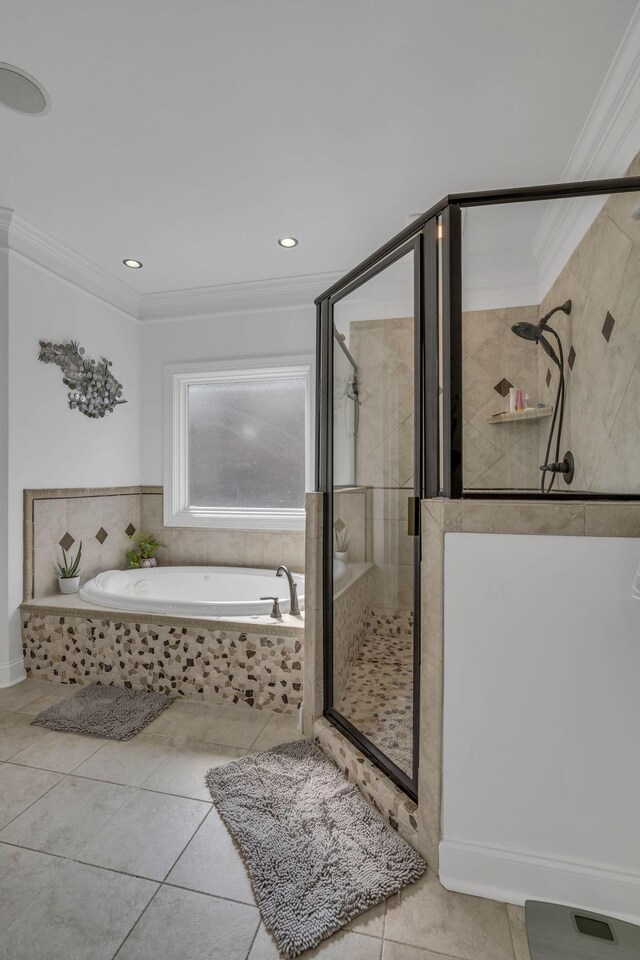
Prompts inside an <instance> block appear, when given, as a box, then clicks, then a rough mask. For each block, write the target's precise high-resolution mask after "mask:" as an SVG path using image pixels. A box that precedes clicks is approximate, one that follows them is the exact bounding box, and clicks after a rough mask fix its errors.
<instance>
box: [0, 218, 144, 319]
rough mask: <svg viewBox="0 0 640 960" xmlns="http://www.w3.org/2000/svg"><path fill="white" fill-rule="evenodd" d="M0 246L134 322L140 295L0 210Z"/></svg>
mask: <svg viewBox="0 0 640 960" xmlns="http://www.w3.org/2000/svg"><path fill="white" fill-rule="evenodd" d="M0 245H2V246H4V247H6V248H7V249H8V250H9V251H11V252H12V253H14V254H17V255H18V256H19V257H22V258H23V259H25V260H27V261H29V262H30V263H34V264H36V265H37V266H39V267H41V268H42V269H44V270H47V271H48V272H50V273H53V274H55V276H56V277H60V278H61V279H63V280H66V281H67V282H68V283H70V284H71V285H72V286H74V287H77V288H78V289H80V290H84V291H85V293H89V294H91V295H92V296H94V297H98V298H99V299H100V300H103V301H104V302H105V303H108V304H109V305H110V306H112V307H115V308H116V309H117V310H120V311H122V312H123V313H125V314H127V315H128V316H129V317H132V318H134V319H137V318H138V316H139V309H140V295H139V294H138V293H137V292H136V291H135V290H133V289H132V288H131V287H129V286H128V285H127V284H126V283H123V282H122V281H120V280H116V278H115V277H113V276H112V275H111V274H110V273H107V271H106V270H103V269H102V268H101V267H98V266H97V265H96V264H95V263H92V262H91V260H87V258H86V257H83V256H82V254H79V253H77V252H76V251H75V250H73V249H72V248H71V247H68V246H67V245H66V244H65V243H62V242H61V241H60V240H56V238H55V237H52V236H51V235H50V234H48V233H46V232H45V231H44V230H42V229H41V228H40V227H38V226H36V224H35V223H32V222H31V221H30V220H28V219H27V218H26V217H23V216H22V215H21V214H19V213H16V212H15V211H14V210H10V209H9V208H8V207H0Z"/></svg>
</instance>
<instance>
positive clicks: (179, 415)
mask: <svg viewBox="0 0 640 960" xmlns="http://www.w3.org/2000/svg"><path fill="white" fill-rule="evenodd" d="M314 371H315V364H314V358H313V357H312V356H308V355H305V356H293V357H269V358H262V359H261V360H243V359H237V360H224V361H211V362H205V363H182V364H170V365H167V366H166V367H165V390H164V393H165V418H164V419H165V443H164V525H165V526H166V527H206V528H212V527H213V528H216V529H223V530H224V529H227V530H228V529H231V530H304V526H305V511H304V507H301V508H299V509H298V508H295V509H268V508H263V507H257V508H255V509H254V508H244V509H234V508H231V507H194V506H191V505H190V504H189V450H188V442H189V440H188V438H189V410H188V391H189V387H190V386H191V385H193V384H206V383H221V382H222V383H229V382H234V381H235V382H237V381H242V380H257V379H259V380H277V379H281V378H286V379H291V378H295V379H300V380H303V381H304V384H305V490H311V489H312V484H313V479H312V478H313V456H314V436H313V433H314V429H313V428H314V418H313V417H312V415H311V411H312V409H313V399H314V389H315V383H314Z"/></svg>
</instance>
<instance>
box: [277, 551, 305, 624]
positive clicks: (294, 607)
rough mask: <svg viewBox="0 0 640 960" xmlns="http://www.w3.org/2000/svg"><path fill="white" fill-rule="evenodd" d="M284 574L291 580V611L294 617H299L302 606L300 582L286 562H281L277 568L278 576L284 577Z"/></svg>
mask: <svg viewBox="0 0 640 960" xmlns="http://www.w3.org/2000/svg"><path fill="white" fill-rule="evenodd" d="M283 575H284V576H285V577H286V578H287V580H288V581H289V613H291V614H293V616H294V617H299V616H300V607H299V605H298V584H297V583H296V582H295V580H294V579H293V577H292V576H291V572H290V571H289V568H288V567H285V566H284V564H281V565H280V566H279V567H278V569H277V570H276V577H282V576H283Z"/></svg>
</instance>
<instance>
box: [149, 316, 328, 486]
mask: <svg viewBox="0 0 640 960" xmlns="http://www.w3.org/2000/svg"><path fill="white" fill-rule="evenodd" d="M141 330H142V367H141V369H142V378H141V387H142V394H141V425H142V431H141V438H142V439H141V452H142V460H141V472H142V477H141V482H142V483H145V484H161V483H162V482H163V476H162V429H163V428H162V422H163V421H162V418H163V394H162V391H163V384H164V367H165V365H166V364H168V363H181V362H191V361H201V360H235V359H236V358H244V359H251V358H255V357H269V356H274V357H276V356H284V355H286V354H291V355H294V354H314V353H315V307H314V306H313V303H310V304H309V306H308V307H297V308H284V309H282V310H281V311H271V310H269V311H264V312H260V313H257V312H254V313H246V314H240V313H234V314H226V315H223V316H214V317H207V318H204V319H203V318H198V319H193V320H176V321H157V322H156V321H152V320H148V321H143V322H142V324H141Z"/></svg>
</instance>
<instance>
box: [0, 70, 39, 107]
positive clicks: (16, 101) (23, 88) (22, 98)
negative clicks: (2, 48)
mask: <svg viewBox="0 0 640 960" xmlns="http://www.w3.org/2000/svg"><path fill="white" fill-rule="evenodd" d="M0 103H3V104H4V105H5V107H9V109H10V110H15V111H16V112H17V113H26V114H29V115H31V116H38V114H42V113H46V112H47V111H48V109H49V107H50V106H51V98H50V97H49V94H48V93H47V91H46V90H45V89H44V87H43V86H42V85H41V84H39V83H38V81H37V80H36V79H35V77H31V76H30V75H29V74H28V73H25V71H24V70H20V68H19V67H13V66H12V65H11V64H10V63H0Z"/></svg>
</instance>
